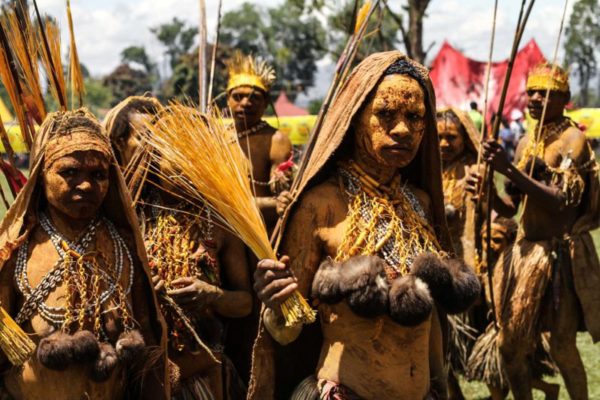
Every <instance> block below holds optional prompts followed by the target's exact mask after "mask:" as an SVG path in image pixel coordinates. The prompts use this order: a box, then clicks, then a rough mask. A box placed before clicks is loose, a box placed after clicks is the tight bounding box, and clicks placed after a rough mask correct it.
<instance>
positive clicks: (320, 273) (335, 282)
mask: <svg viewBox="0 0 600 400" xmlns="http://www.w3.org/2000/svg"><path fill="white" fill-rule="evenodd" d="M311 295H312V297H314V298H317V299H319V300H320V301H322V302H323V303H327V304H335V303H339V302H340V301H342V299H343V298H344V296H342V293H341V291H340V263H338V262H335V261H333V259H332V258H331V257H327V259H326V260H325V261H323V262H322V263H321V265H319V269H318V270H317V273H316V274H315V277H314V278H313V283H312V290H311Z"/></svg>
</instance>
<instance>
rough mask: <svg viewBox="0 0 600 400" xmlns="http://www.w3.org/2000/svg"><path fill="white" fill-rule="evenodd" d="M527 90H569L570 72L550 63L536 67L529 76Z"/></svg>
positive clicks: (565, 91) (564, 91)
mask: <svg viewBox="0 0 600 400" xmlns="http://www.w3.org/2000/svg"><path fill="white" fill-rule="evenodd" d="M527 90H551V91H556V92H563V93H567V92H569V73H568V72H567V71H565V70H564V69H562V68H561V67H559V66H558V65H552V64H550V63H543V64H540V65H538V66H537V67H535V68H534V69H533V70H532V71H531V72H530V73H529V76H528V77H527Z"/></svg>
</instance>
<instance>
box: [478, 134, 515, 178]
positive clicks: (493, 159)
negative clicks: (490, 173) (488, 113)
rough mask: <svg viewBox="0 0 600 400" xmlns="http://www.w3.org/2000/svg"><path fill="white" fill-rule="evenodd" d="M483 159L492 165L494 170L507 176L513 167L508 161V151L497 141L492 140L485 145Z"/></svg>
mask: <svg viewBox="0 0 600 400" xmlns="http://www.w3.org/2000/svg"><path fill="white" fill-rule="evenodd" d="M482 149H483V153H482V154H483V159H484V160H485V161H486V162H487V163H488V164H490V165H491V166H492V167H493V168H494V170H496V171H498V172H499V173H501V174H502V175H506V174H507V173H508V170H509V168H510V166H511V165H512V164H511V162H510V160H509V159H508V154H507V153H506V150H504V148H503V147H502V146H501V145H500V143H498V142H497V141H495V140H493V139H490V140H488V141H486V142H484V143H483V146H482Z"/></svg>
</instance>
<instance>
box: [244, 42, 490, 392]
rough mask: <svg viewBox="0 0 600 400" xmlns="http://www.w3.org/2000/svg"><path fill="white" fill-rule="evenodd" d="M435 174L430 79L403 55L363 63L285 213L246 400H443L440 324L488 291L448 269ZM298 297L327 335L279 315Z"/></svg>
mask: <svg viewBox="0 0 600 400" xmlns="http://www.w3.org/2000/svg"><path fill="white" fill-rule="evenodd" d="M440 171H441V168H440V156H439V147H438V136H437V131H436V123H435V105H434V95H433V90H432V88H431V83H430V81H429V77H428V74H427V70H426V69H425V68H424V67H423V66H421V65H419V64H418V63H416V62H413V61H412V60H410V59H408V58H406V57H405V56H404V55H402V54H401V53H400V52H386V53H378V54H374V55H372V56H370V57H368V58H367V59H365V60H364V61H363V62H362V63H361V64H360V65H359V66H357V67H356V68H355V69H354V71H353V72H352V74H351V75H350V77H349V78H348V81H347V83H346V84H345V86H344V88H343V89H342V91H341V92H340V94H339V95H338V97H337V98H336V100H335V101H334V103H333V104H332V106H331V108H330V111H329V113H328V116H327V118H326V120H325V122H324V125H323V129H322V131H321V132H320V133H319V136H318V139H317V142H316V144H315V148H314V151H313V153H312V155H311V159H310V162H309V164H308V166H307V169H306V171H305V173H304V175H303V177H302V180H301V182H300V184H299V192H300V195H299V197H298V198H297V199H296V201H295V202H292V204H291V205H290V206H289V207H288V208H287V209H286V210H285V213H284V228H283V239H282V247H281V252H282V254H286V255H287V256H285V257H283V258H282V259H281V261H276V260H262V261H261V262H260V263H259V264H258V267H257V271H256V273H255V281H256V283H255V285H254V287H255V290H256V291H257V293H258V296H259V298H260V299H261V300H262V302H263V303H264V304H265V311H264V313H263V315H262V322H263V324H262V326H261V330H260V331H259V336H258V339H257V343H256V345H255V354H254V364H253V376H252V379H251V382H250V385H251V386H250V389H249V396H250V398H256V399H258V398H260V399H269V398H288V397H289V396H290V394H292V393H293V392H294V393H295V394H294V396H299V395H300V393H306V392H307V391H309V392H310V391H312V393H313V396H314V397H309V398H319V397H320V398H326V399H333V398H342V399H354V398H365V399H376V398H377V399H380V398H381V399H382V398H389V399H391V398H393V399H424V398H430V396H435V395H439V396H442V397H445V396H446V391H447V389H446V384H445V382H446V376H445V368H444V366H443V363H444V351H443V341H442V333H441V327H440V325H441V324H440V322H442V323H443V321H445V318H444V315H445V314H444V312H460V311H463V310H464V309H466V308H467V307H468V306H469V305H470V304H471V302H472V301H473V300H474V299H475V298H476V297H477V296H478V294H479V289H480V287H479V283H478V281H477V279H476V277H475V276H474V274H473V273H471V272H470V270H469V269H468V268H467V267H466V266H465V265H464V264H462V263H461V262H459V261H457V260H454V259H451V258H449V253H451V252H452V249H451V247H450V239H449V236H448V232H447V228H446V223H445V216H444V207H443V195H442V182H441V174H440ZM424 283H427V285H426V284H424ZM428 285H429V286H428ZM296 289H298V290H300V292H301V293H302V294H303V295H304V296H306V297H307V298H310V299H312V300H313V301H314V302H315V304H318V310H319V313H320V324H315V325H313V326H306V327H304V328H303V327H301V326H294V327H287V326H285V325H284V324H283V322H282V318H281V315H280V312H279V309H280V307H279V306H280V304H281V303H282V302H283V301H284V300H285V299H286V298H287V297H289V296H290V294H291V293H292V291H294V290H296ZM273 342H277V344H275V343H273ZM300 355H301V357H299V356H300ZM307 377H308V378H307ZM305 378H306V379H305ZM300 382H302V383H301V384H300ZM299 384H300V385H299ZM298 385H299V386H298Z"/></svg>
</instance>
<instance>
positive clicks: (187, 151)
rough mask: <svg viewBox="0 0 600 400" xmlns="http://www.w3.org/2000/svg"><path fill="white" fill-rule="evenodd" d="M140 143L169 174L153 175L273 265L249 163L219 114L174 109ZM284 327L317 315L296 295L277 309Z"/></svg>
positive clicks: (303, 321)
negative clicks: (202, 207) (209, 213)
mask: <svg viewBox="0 0 600 400" xmlns="http://www.w3.org/2000/svg"><path fill="white" fill-rule="evenodd" d="M147 127H148V133H147V135H146V137H145V138H144V139H145V141H146V143H147V144H148V145H150V146H151V147H152V148H153V149H154V150H156V151H154V152H152V154H153V158H154V161H156V163H151V165H157V164H159V163H160V161H161V160H167V161H168V162H169V163H170V164H171V166H172V167H173V169H172V171H169V172H168V173H167V172H166V171H163V170H157V171H154V172H155V173H156V174H158V175H159V176H160V177H161V178H163V179H165V180H167V181H170V182H171V183H172V184H173V185H174V186H176V187H178V188H179V189H180V190H182V192H183V195H181V194H180V195H179V196H180V197H183V196H185V197H186V198H182V200H188V201H189V200H190V199H192V201H196V202H199V203H201V204H205V205H207V206H208V207H210V208H211V209H212V210H213V211H214V212H215V214H216V218H217V223H219V224H220V225H221V226H223V227H225V228H226V229H228V230H229V231H231V232H232V233H234V234H235V235H236V236H238V237H239V238H240V239H241V240H242V241H243V242H244V243H245V244H246V245H247V246H248V247H249V248H250V249H251V250H252V251H253V252H254V254H256V256H257V257H259V258H261V259H264V258H270V259H276V258H277V256H276V254H275V251H274V250H273V248H272V247H271V243H270V242H269V238H268V235H267V230H266V227H265V223H264V221H263V219H262V216H261V214H260V210H259V209H258V207H257V205H256V202H255V199H254V195H253V193H252V189H251V187H250V179H249V177H250V163H249V160H248V159H247V158H246V156H245V155H244V153H243V152H242V149H241V147H240V145H239V143H238V142H237V135H236V134H235V132H234V131H231V130H229V129H227V128H226V127H225V125H224V123H223V121H222V119H221V117H220V115H218V114H202V113H200V112H199V111H197V110H195V109H193V108H191V107H185V106H183V105H181V104H178V103H173V104H172V105H171V106H170V107H168V108H167V110H166V111H165V114H164V115H163V117H162V118H160V119H159V120H158V121H157V122H155V123H149V124H148V126H147ZM281 309H282V312H283V316H284V318H285V321H286V325H287V326H294V325H298V324H301V323H312V322H314V321H315V311H314V310H313V309H312V308H311V307H310V305H309V304H308V302H307V301H306V300H305V299H304V298H303V297H302V295H301V294H300V293H299V292H295V293H294V294H293V295H292V296H291V297H290V298H288V299H287V300H286V301H285V302H284V303H283V304H282V306H281Z"/></svg>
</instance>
